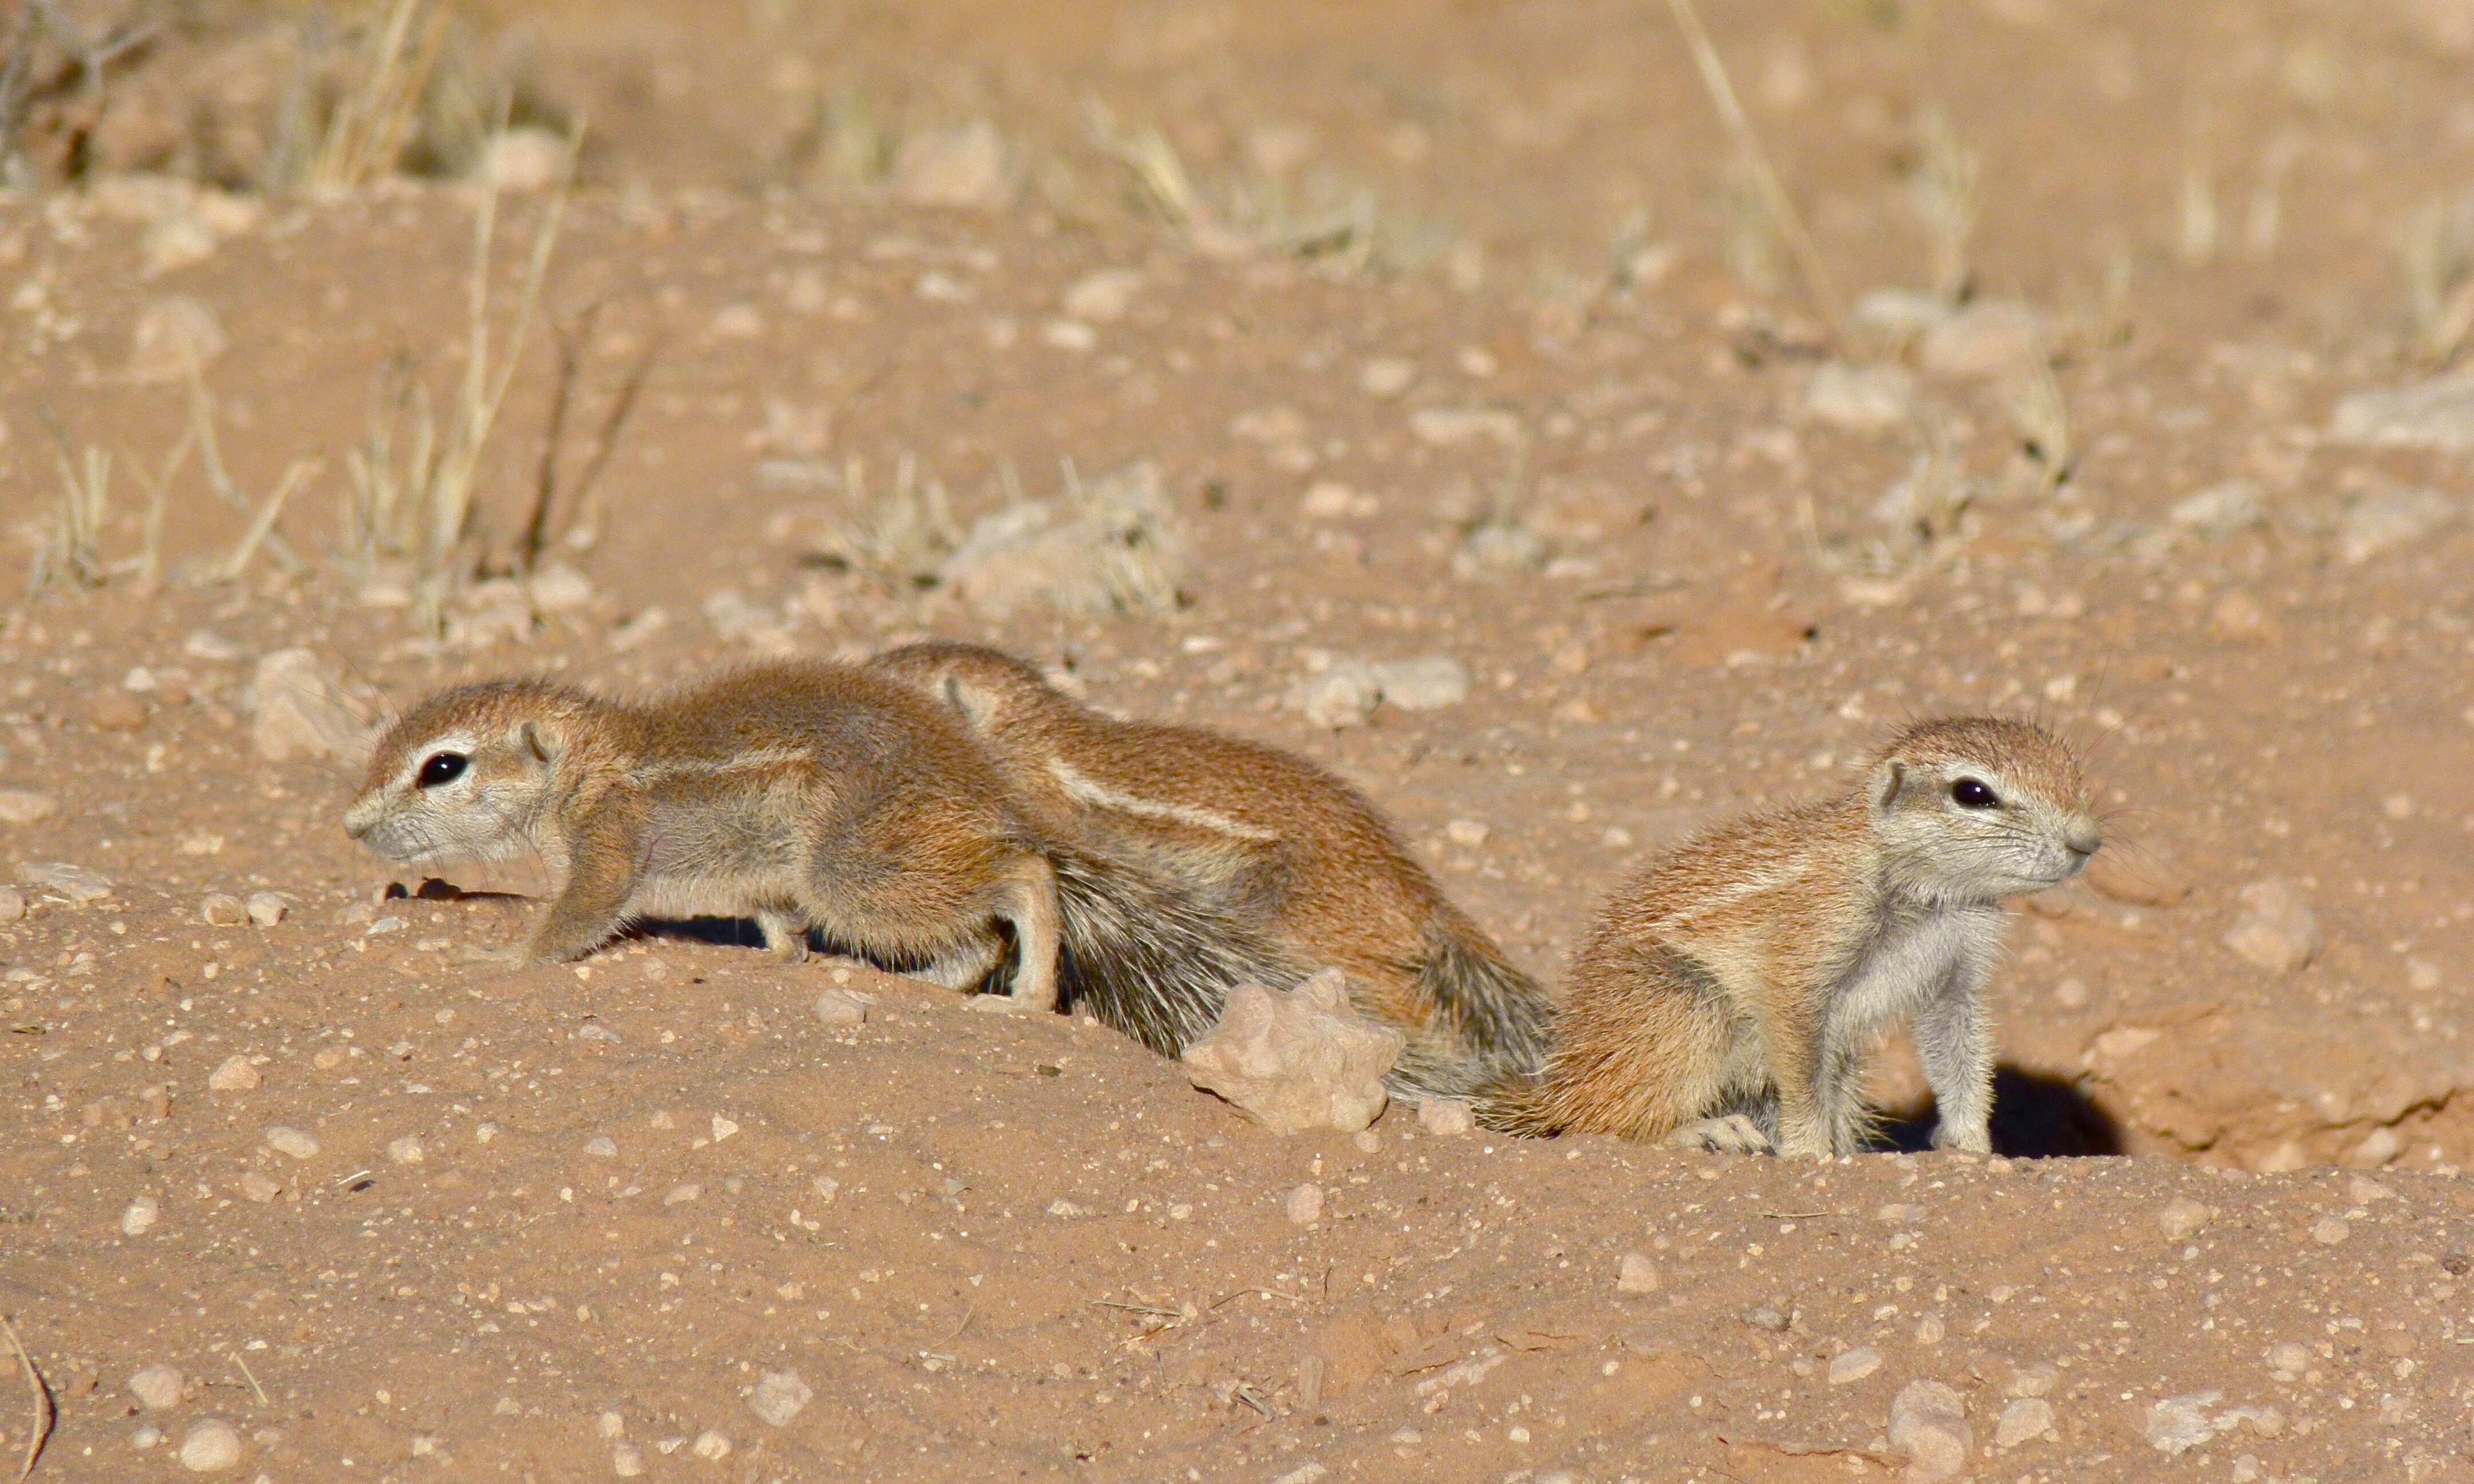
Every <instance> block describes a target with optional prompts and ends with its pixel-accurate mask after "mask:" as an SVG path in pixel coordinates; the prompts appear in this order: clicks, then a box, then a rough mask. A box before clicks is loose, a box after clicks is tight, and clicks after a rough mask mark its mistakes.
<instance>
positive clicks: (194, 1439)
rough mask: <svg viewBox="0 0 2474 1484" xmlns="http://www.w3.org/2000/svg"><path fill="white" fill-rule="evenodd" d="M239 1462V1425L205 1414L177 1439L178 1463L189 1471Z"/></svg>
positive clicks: (216, 1468) (218, 1468)
mask: <svg viewBox="0 0 2474 1484" xmlns="http://www.w3.org/2000/svg"><path fill="white" fill-rule="evenodd" d="M239 1465H240V1429H238V1428H236V1427H234V1426H233V1425H232V1424H230V1423H228V1422H225V1421H224V1420H223V1419H222V1418H220V1417H209V1418H207V1419H206V1421H205V1422H202V1423H199V1424H195V1425H193V1426H192V1427H190V1429H189V1430H188V1432H187V1433H186V1434H185V1435H184V1436H182V1439H181V1467H182V1468H183V1469H186V1470H188V1471H189V1472H192V1473H220V1472H223V1471H224V1470H226V1469H232V1468H237V1467H239Z"/></svg>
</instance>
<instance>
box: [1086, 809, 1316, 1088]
mask: <svg viewBox="0 0 2474 1484" xmlns="http://www.w3.org/2000/svg"><path fill="white" fill-rule="evenodd" d="M1049 862H1050V864H1051V865H1052V866H1053V867H1054V868H1055V872H1056V907H1057V915H1058V917H1059V919H1060V920H1061V921H1060V922H1059V927H1058V937H1059V939H1060V940H1061V945H1060V950H1059V955H1058V956H1059V963H1058V965H1057V982H1058V991H1059V997H1060V998H1061V999H1062V1000H1063V1002H1064V1006H1065V1008H1066V1009H1068V1010H1079V1011H1081V1012H1083V1013H1084V1014H1087V1015H1089V1016H1092V1017H1095V1018H1096V1019H1098V1020H1099V1021H1100V1022H1101V1023H1103V1024H1104V1025H1108V1026H1111V1027H1114V1028H1115V1029H1117V1030H1119V1031H1122V1032H1124V1033H1125V1034H1127V1035H1128V1036H1131V1037H1132V1038H1134V1039H1135V1040H1136V1041H1141V1042H1142V1043H1143V1044H1144V1045H1147V1046H1149V1047H1151V1048H1152V1050H1154V1051H1157V1052H1159V1053H1160V1054H1161V1055H1163V1056H1175V1055H1176V1054H1177V1053H1178V1052H1180V1051H1182V1050H1184V1049H1185V1045H1186V1043H1187V1042H1188V1041H1193V1040H1194V1039H1195V1038H1197V1037H1199V1036H1201V1034H1202V1033H1203V1032H1205V1031H1208V1030H1209V1029H1211V1027H1212V1026H1213V1025H1214V1024H1216V1023H1217V1022H1218V1021H1219V1019H1220V1012H1221V1008H1222V1006H1223V1005H1224V1004H1225V1002H1226V1000H1227V997H1228V992H1229V991H1230V990H1232V989H1234V988H1236V987H1237V986H1238V985H1241V984H1260V985H1264V986H1267V987H1269V988H1271V989H1274V990H1287V989H1293V988H1295V987H1296V986H1297V985H1298V983H1299V982H1301V981H1302V980H1303V979H1304V978H1305V976H1306V971H1305V969H1302V968H1301V967H1299V966H1298V965H1297V964H1296V963H1294V962H1292V961H1291V959H1290V957H1289V955H1287V954H1285V953H1283V952H1281V951H1280V950H1279V949H1278V948H1276V947H1274V946H1273V945H1272V943H1271V941H1270V939H1269V938H1268V936H1266V935H1265V934H1264V932H1263V931H1262V930H1261V928H1260V927H1259V926H1258V925H1257V924H1255V923H1254V922H1249V921H1248V919H1247V918H1245V917H1244V916H1241V915H1237V914H1232V913H1230V912H1228V911H1226V910H1225V909H1216V908H1213V907H1210V906H1207V905H1205V904H1204V902H1203V900H1202V899H1201V898H1199V897H1197V896H1196V895H1195V894H1194V893H1192V892H1190V891H1188V890H1186V889H1185V888H1184V887H1181V886H1179V885H1178V884H1176V883H1175V882H1173V881H1170V880H1167V879H1165V878H1163V877H1161V876H1159V875H1157V874H1153V873H1152V872H1149V871H1146V870H1144V869H1142V868H1140V867H1137V866H1133V865H1129V864H1128V863H1125V862H1123V861H1114V860H1103V859H1101V858H1099V857H1096V856H1090V855H1085V854H1082V853H1080V852H1079V851H1073V850H1051V851H1050V853H1049Z"/></svg>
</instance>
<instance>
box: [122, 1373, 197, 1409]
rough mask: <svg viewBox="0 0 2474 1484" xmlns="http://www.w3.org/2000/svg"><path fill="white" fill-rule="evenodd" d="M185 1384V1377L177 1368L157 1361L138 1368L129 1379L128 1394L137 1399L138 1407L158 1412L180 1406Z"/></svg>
mask: <svg viewBox="0 0 2474 1484" xmlns="http://www.w3.org/2000/svg"><path fill="white" fill-rule="evenodd" d="M186 1382H187V1377H185V1376H182V1374H181V1371H180V1368H179V1367H178V1366H171V1365H166V1364H164V1363H163V1362H162V1361H160V1360H158V1361H156V1362H155V1363H154V1364H152V1365H147V1366H141V1367H139V1368H138V1371H137V1374H136V1375H134V1376H131V1377H130V1378H129V1394H130V1395H131V1396H133V1397H135V1398H136V1399H137V1404H138V1405H139V1406H142V1407H144V1408H145V1409H146V1410H148V1411H150V1412H160V1411H162V1410H163V1409H164V1408H166V1407H175V1406H179V1405H180V1404H181V1389H182V1386H183V1385H185V1384H186Z"/></svg>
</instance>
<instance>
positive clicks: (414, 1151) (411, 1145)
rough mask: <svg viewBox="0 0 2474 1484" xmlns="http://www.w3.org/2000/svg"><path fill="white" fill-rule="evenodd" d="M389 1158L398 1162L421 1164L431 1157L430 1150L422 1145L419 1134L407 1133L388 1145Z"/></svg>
mask: <svg viewBox="0 0 2474 1484" xmlns="http://www.w3.org/2000/svg"><path fill="white" fill-rule="evenodd" d="M387 1158H388V1159H390V1160H393V1161H395V1162H396V1163H398V1164H419V1163H420V1162H421V1161H424V1160H426V1159H428V1158H429V1151H428V1150H427V1149H424V1148H423V1147H422V1143H421V1139H420V1137H418V1136H416V1135H411V1134H406V1135H405V1136H404V1137H401V1138H399V1139H396V1140H395V1141H394V1142H392V1143H390V1144H388V1145H387Z"/></svg>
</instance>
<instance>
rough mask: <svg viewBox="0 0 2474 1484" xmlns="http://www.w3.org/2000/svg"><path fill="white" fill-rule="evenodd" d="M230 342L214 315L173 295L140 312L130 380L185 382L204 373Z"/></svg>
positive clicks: (185, 297)
mask: <svg viewBox="0 0 2474 1484" xmlns="http://www.w3.org/2000/svg"><path fill="white" fill-rule="evenodd" d="M229 344H230V342H229V341H227V340H226V339H225V338H224V327H223V325H222V324H221V323H218V322H217V321H216V319H215V312H214V311H213V310H212V309H209V308H207V307H206V304H204V303H203V302H201V301H199V300H198V299H192V298H190V297H189V296H188V295H186V294H170V295H166V296H164V297H163V298H161V299H153V300H151V301H149V302H148V303H147V305H146V307H145V308H143V309H140V310H139V311H137V328H136V331H135V333H134V334H133V336H132V337H131V342H130V347H129V379H130V380H132V381H134V382H138V383H140V384H147V383H157V382H166V381H184V380H186V379H187V378H188V375H189V371H190V369H191V368H193V367H194V368H196V369H198V370H200V371H204V370H205V369H206V364H207V363H208V362H210V361H212V360H213V359H214V358H215V357H217V356H219V355H221V354H223V353H224V350H225V348H226V347H228V346H229Z"/></svg>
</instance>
